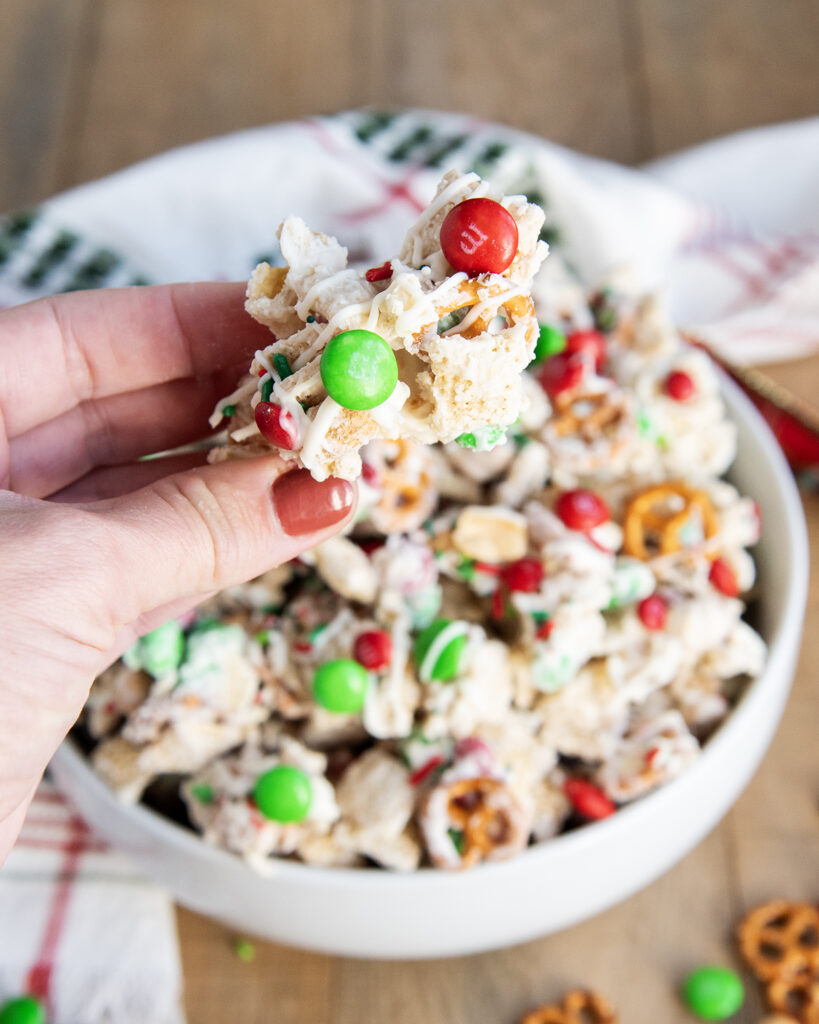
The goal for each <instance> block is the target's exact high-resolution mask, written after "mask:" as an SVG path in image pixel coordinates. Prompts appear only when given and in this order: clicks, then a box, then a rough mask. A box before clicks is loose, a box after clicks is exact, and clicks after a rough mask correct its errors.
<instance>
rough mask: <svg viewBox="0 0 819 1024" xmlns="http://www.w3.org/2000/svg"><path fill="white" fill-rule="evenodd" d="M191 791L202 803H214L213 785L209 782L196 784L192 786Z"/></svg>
mask: <svg viewBox="0 0 819 1024" xmlns="http://www.w3.org/2000/svg"><path fill="white" fill-rule="evenodd" d="M191 793H192V794H193V795H194V796H195V797H196V799H197V800H198V801H199V803H200V804H212V803H213V786H211V785H210V783H209V782H200V783H198V784H197V785H196V786H191Z"/></svg>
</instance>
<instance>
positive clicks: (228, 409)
mask: <svg viewBox="0 0 819 1024" xmlns="http://www.w3.org/2000/svg"><path fill="white" fill-rule="evenodd" d="M222 415H223V416H225V417H227V419H230V417H231V416H235V415H236V406H235V405H225V406H223V407H222Z"/></svg>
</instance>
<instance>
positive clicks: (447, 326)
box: [438, 306, 469, 334]
mask: <svg viewBox="0 0 819 1024" xmlns="http://www.w3.org/2000/svg"><path fill="white" fill-rule="evenodd" d="M468 311H469V307H468V306H464V307H463V308H461V309H455V310H453V311H452V312H451V313H447V314H445V315H444V316H442V317H441V319H440V320H439V321H438V333H439V334H443V333H444V331H449V330H451V329H452V328H453V327H457V326H458V324H459V323H460V322H461V320H463V318H464V317H465V316H466V314H467V313H468Z"/></svg>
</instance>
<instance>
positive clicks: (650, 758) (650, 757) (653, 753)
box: [645, 747, 660, 765]
mask: <svg viewBox="0 0 819 1024" xmlns="http://www.w3.org/2000/svg"><path fill="white" fill-rule="evenodd" d="M659 753H660V748H659V747H652V748H651V750H647V751H646V756H645V762H646V764H648V765H651V764H654V759H655V758H656V757H657V755H658V754H659Z"/></svg>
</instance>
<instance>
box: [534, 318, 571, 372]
mask: <svg viewBox="0 0 819 1024" xmlns="http://www.w3.org/2000/svg"><path fill="white" fill-rule="evenodd" d="M565 348H566V335H565V334H563V332H562V331H559V330H558V329H557V328H556V327H551V326H550V325H549V324H541V325H540V333H539V334H538V338H537V342H536V343H535V358H534V361H535V362H536V363H541V362H543V360H544V359H548V358H549V356H556V355H557V354H558V353H559V352H562V351H563V350H564V349H565Z"/></svg>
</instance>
